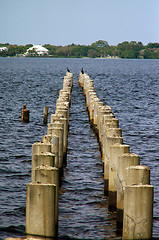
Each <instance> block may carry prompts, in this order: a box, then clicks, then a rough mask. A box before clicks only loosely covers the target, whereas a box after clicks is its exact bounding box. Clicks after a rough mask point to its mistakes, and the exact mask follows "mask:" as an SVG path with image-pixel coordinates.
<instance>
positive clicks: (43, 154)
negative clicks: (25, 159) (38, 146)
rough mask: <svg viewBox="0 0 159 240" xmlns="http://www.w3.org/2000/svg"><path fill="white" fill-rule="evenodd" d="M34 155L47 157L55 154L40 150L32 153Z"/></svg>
mask: <svg viewBox="0 0 159 240" xmlns="http://www.w3.org/2000/svg"><path fill="white" fill-rule="evenodd" d="M36 155H38V156H39V155H42V156H48V157H53V156H55V155H54V154H53V153H51V152H40V153H37V154H34V156H36Z"/></svg>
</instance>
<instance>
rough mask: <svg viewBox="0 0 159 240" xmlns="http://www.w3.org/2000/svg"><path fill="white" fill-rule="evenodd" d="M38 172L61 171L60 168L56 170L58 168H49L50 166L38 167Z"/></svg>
mask: <svg viewBox="0 0 159 240" xmlns="http://www.w3.org/2000/svg"><path fill="white" fill-rule="evenodd" d="M36 170H49V171H59V169H58V168H56V167H51V166H48V165H41V166H37V167H36Z"/></svg>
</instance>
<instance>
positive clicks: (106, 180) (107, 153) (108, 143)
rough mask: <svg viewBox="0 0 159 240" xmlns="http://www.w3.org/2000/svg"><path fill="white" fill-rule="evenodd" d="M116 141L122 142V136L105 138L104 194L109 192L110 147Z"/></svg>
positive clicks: (106, 194)
mask: <svg viewBox="0 0 159 240" xmlns="http://www.w3.org/2000/svg"><path fill="white" fill-rule="evenodd" d="M115 143H119V144H122V143H123V138H122V137H106V139H105V146H104V147H105V156H104V163H103V164H104V196H108V193H109V167H110V147H111V146H113V145H114V144H115Z"/></svg>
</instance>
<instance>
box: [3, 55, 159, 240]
mask: <svg viewBox="0 0 159 240" xmlns="http://www.w3.org/2000/svg"><path fill="white" fill-rule="evenodd" d="M67 67H69V68H70V70H71V72H72V73H73V74H74V86H73V90H72V99H71V108H70V129H69V136H68V156H67V167H66V168H65V173H64V176H65V178H64V180H63V183H62V187H61V190H60V197H59V239H121V237H120V236H118V234H117V231H116V226H115V225H116V222H115V214H109V213H108V210H107V199H105V198H104V196H103V187H104V184H103V178H102V164H101V157H100V152H99V146H98V142H97V139H96V137H95V135H94V133H93V131H92V129H91V128H90V125H89V118H88V114H87V110H86V105H85V99H84V95H83V92H82V90H81V89H80V87H79V86H78V75H79V72H80V69H81V68H82V67H83V68H84V70H85V72H86V73H88V75H89V76H90V77H91V79H92V80H93V81H94V85H95V90H96V92H97V95H98V97H99V98H100V99H101V100H102V101H103V102H104V103H105V104H107V105H109V106H111V108H112V111H113V113H114V114H115V117H116V118H118V119H119V124H120V127H121V128H122V134H123V139H124V144H129V145H130V151H131V152H134V153H135V154H138V155H139V156H140V158H141V164H142V165H147V166H149V167H150V169H151V184H152V185H153V186H154V190H155V194H154V219H153V238H154V239H156V238H157V237H159V215H158V213H159V201H158V200H159V174H158V172H159V164H158V163H159V154H158V153H159V147H158V142H159V141H158V140H159V121H158V119H159V98H158V92H159V60H123V59H51V58H50V59H49V58H0V139H1V140H0V173H1V174H0V239H5V238H6V237H24V236H25V201H26V199H25V198H26V185H27V184H28V183H29V182H30V180H31V148H32V144H33V143H35V142H36V141H41V137H42V136H43V135H45V134H46V132H47V127H46V126H45V127H44V126H43V107H44V105H47V106H49V119H50V116H51V114H52V113H54V112H55V104H56V100H57V98H58V95H59V90H60V89H62V84H63V77H64V75H65V72H66V68H67ZM23 104H26V105H27V108H28V109H29V110H30V122H29V123H28V124H25V123H22V122H21V121H20V117H21V109H22V105H23Z"/></svg>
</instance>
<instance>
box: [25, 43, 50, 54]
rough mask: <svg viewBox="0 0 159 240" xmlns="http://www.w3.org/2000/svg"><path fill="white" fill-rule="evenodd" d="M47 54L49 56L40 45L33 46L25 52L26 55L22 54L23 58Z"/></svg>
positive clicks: (46, 50) (45, 49)
mask: <svg viewBox="0 0 159 240" xmlns="http://www.w3.org/2000/svg"><path fill="white" fill-rule="evenodd" d="M48 54H49V50H48V49H47V48H45V47H43V46H42V45H33V46H32V47H30V48H29V49H28V50H27V51H26V53H24V56H30V55H31V56H34V55H39V56H44V55H48Z"/></svg>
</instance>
